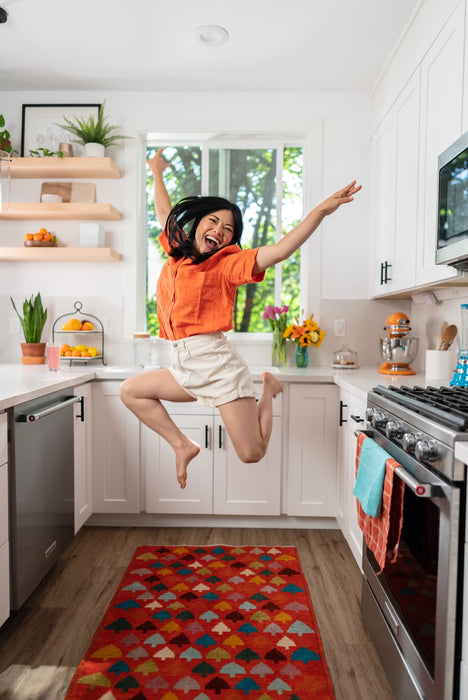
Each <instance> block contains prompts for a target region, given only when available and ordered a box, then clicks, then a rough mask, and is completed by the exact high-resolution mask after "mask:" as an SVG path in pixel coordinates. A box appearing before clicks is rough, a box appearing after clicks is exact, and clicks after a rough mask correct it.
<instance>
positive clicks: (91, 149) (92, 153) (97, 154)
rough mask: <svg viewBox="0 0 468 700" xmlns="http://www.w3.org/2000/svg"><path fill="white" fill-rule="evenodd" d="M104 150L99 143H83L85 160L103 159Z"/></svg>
mask: <svg viewBox="0 0 468 700" xmlns="http://www.w3.org/2000/svg"><path fill="white" fill-rule="evenodd" d="M105 152H106V149H105V148H104V146H103V145H102V144H101V143H85V156H86V157H87V158H104V154H105Z"/></svg>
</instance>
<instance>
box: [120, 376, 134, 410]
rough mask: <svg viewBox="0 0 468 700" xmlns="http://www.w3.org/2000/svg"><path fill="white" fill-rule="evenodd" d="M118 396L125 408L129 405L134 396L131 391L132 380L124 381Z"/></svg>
mask: <svg viewBox="0 0 468 700" xmlns="http://www.w3.org/2000/svg"><path fill="white" fill-rule="evenodd" d="M119 396H120V399H121V401H123V403H124V404H125V405H126V406H127V405H128V404H129V403H131V401H132V399H133V398H135V394H134V392H133V391H132V379H131V378H130V379H125V381H123V382H122V384H121V385H120V388H119Z"/></svg>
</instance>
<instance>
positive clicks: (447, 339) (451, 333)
mask: <svg viewBox="0 0 468 700" xmlns="http://www.w3.org/2000/svg"><path fill="white" fill-rule="evenodd" d="M457 332H458V329H457V327H456V326H454V325H451V326H447V328H446V329H445V331H444V332H443V334H442V343H441V347H440V349H441V350H448V349H449V347H450V346H451V344H452V343H453V341H454V340H455V338H456V336H457Z"/></svg>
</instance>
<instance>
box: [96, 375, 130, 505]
mask: <svg viewBox="0 0 468 700" xmlns="http://www.w3.org/2000/svg"><path fill="white" fill-rule="evenodd" d="M120 383H121V382H120V381H114V380H104V381H97V382H94V383H93V455H92V463H93V507H92V509H93V512H94V513H138V512H139V511H140V422H139V420H138V419H137V418H136V417H135V416H134V415H133V413H131V412H130V411H129V410H128V408H126V407H125V406H124V404H123V403H122V401H121V400H120V397H119V388H120Z"/></svg>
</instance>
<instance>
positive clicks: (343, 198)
mask: <svg viewBox="0 0 468 700" xmlns="http://www.w3.org/2000/svg"><path fill="white" fill-rule="evenodd" d="M360 189H361V185H356V180H354V181H353V182H350V183H349V185H346V187H343V189H341V190H338V192H335V194H332V195H331V196H330V197H328V198H327V199H325V200H324V201H323V202H322V203H321V204H319V205H318V206H316V207H315V209H312V211H311V212H310V213H309V214H307V216H306V217H305V219H303V220H302V221H301V223H300V224H298V225H297V226H296V227H295V228H293V229H292V231H290V232H289V233H287V234H286V235H285V236H283V237H282V238H281V239H280V240H279V241H278V242H277V243H271V244H270V245H265V246H262V247H261V248H259V249H258V253H257V260H256V264H255V268H254V273H255V274H258V273H259V272H263V271H264V270H266V269H267V268H268V267H271V266H272V265H276V263H279V262H282V261H283V260H286V259H287V258H289V257H290V256H291V255H292V254H293V253H294V252H295V251H296V250H297V249H298V248H300V247H301V245H303V243H305V242H306V241H307V240H308V239H309V238H310V236H311V235H312V234H313V232H314V231H315V229H316V228H317V227H318V226H319V225H320V224H321V223H322V221H323V219H324V218H325V217H326V216H328V214H332V213H333V212H334V211H336V210H337V209H338V208H339V207H340V206H341V205H342V204H346V203H347V202H352V201H353V197H354V195H355V194H356V193H357V192H359V190H360Z"/></svg>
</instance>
